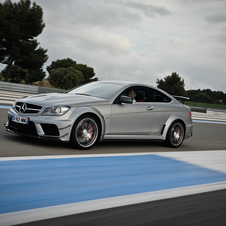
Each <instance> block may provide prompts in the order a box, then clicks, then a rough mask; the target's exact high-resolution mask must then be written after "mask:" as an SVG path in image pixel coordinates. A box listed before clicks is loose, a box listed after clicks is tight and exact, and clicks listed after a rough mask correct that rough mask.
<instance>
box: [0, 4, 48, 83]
mask: <svg viewBox="0 0 226 226" xmlns="http://www.w3.org/2000/svg"><path fill="white" fill-rule="evenodd" d="M42 16H43V12H42V8H41V7H40V6H38V5H36V3H33V5H32V6H31V2H30V0H20V2H18V3H12V2H11V0H6V1H5V3H0V27H1V29H0V62H1V63H2V64H7V65H8V66H7V67H6V76H5V81H8V79H9V77H10V73H11V69H12V66H13V64H14V63H15V62H17V64H18V65H20V64H22V62H23V63H25V60H26V59H25V58H24V53H23V52H24V51H28V50H27V49H24V47H27V46H28V45H32V43H34V46H35V44H37V41H36V40H35V39H34V38H35V37H37V36H38V35H39V34H41V32H42V30H43V28H44V27H45V24H44V23H43V20H42ZM36 47H37V46H36ZM30 51H33V52H35V51H36V49H34V48H33V49H32V50H30ZM36 53H37V52H36ZM28 55H29V54H26V56H28ZM41 55H42V54H40V55H39V56H41ZM46 60H47V59H46ZM46 60H44V61H46ZM27 65H28V63H27ZM24 69H27V68H24ZM39 69H40V68H39ZM40 70H41V69H40ZM30 72H31V69H29V73H30ZM30 76H31V74H30Z"/></svg>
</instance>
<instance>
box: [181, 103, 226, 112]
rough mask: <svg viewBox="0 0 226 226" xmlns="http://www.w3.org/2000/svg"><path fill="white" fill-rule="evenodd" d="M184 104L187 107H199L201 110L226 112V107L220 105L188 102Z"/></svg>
mask: <svg viewBox="0 0 226 226" xmlns="http://www.w3.org/2000/svg"><path fill="white" fill-rule="evenodd" d="M184 104H186V105H188V106H189V107H201V108H211V109H219V110H226V105H222V104H208V103H197V102H190V101H185V102H184Z"/></svg>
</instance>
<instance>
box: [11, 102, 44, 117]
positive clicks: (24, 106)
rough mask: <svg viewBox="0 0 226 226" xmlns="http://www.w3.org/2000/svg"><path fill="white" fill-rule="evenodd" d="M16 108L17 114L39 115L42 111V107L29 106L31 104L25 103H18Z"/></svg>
mask: <svg viewBox="0 0 226 226" xmlns="http://www.w3.org/2000/svg"><path fill="white" fill-rule="evenodd" d="M15 108H16V110H17V112H19V113H24V114H37V113H39V112H40V110H41V109H42V106H40V105H35V104H29V103H23V102H17V103H16V107H15Z"/></svg>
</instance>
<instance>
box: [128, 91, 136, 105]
mask: <svg viewBox="0 0 226 226" xmlns="http://www.w3.org/2000/svg"><path fill="white" fill-rule="evenodd" d="M136 95H137V92H136V91H135V90H133V89H131V90H130V91H129V97H131V99H132V103H135V102H136V100H135V97H136Z"/></svg>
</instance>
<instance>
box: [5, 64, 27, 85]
mask: <svg viewBox="0 0 226 226" xmlns="http://www.w3.org/2000/svg"><path fill="white" fill-rule="evenodd" d="M6 72H7V67H6V68H5V69H3V70H2V71H1V74H2V76H3V78H5V76H6ZM27 74H28V71H27V70H25V69H23V68H21V67H18V66H16V65H13V66H12V69H11V73H10V77H9V80H10V82H14V83H20V82H21V81H22V80H25V79H26V77H27Z"/></svg>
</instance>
